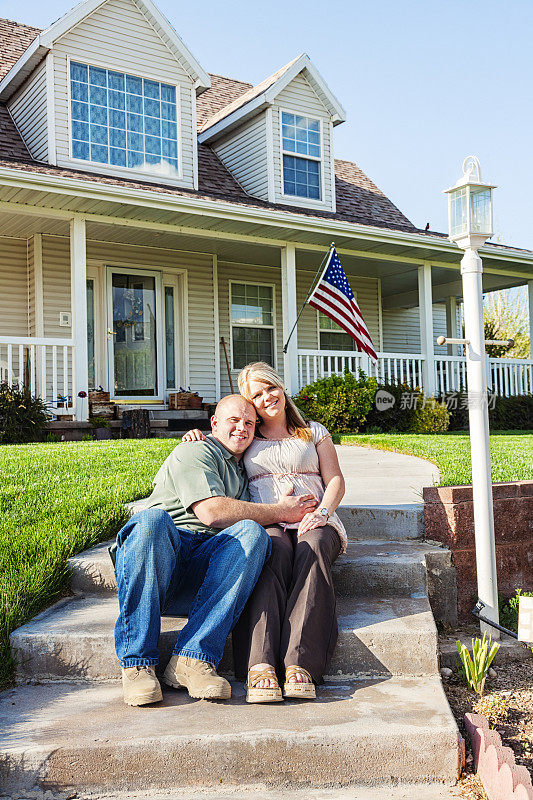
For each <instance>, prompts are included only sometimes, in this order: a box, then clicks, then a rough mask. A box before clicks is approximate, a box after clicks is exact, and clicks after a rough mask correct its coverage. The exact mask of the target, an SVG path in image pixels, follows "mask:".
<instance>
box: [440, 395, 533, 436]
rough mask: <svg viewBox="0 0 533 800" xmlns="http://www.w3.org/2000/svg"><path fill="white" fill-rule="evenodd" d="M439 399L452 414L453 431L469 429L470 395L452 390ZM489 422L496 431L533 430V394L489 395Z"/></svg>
mask: <svg viewBox="0 0 533 800" xmlns="http://www.w3.org/2000/svg"><path fill="white" fill-rule="evenodd" d="M439 400H440V401H441V402H443V403H444V404H445V405H446V408H447V409H448V412H449V414H450V427H449V429H450V430H451V431H466V430H468V395H467V393H466V392H451V393H450V394H446V395H441V396H440V397H439ZM488 407H489V424H490V427H491V429H492V430H494V431H509V430H531V429H532V428H533V395H531V394H527V395H516V396H514V397H494V396H493V395H491V394H490V393H489V395H488Z"/></svg>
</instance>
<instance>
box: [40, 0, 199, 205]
mask: <svg viewBox="0 0 533 800" xmlns="http://www.w3.org/2000/svg"><path fill="white" fill-rule="evenodd" d="M69 58H70V59H72V60H74V61H78V62H80V63H83V64H92V65H94V66H99V67H105V68H107V69H112V70H117V71H118V72H125V73H128V74H130V75H137V76H140V77H143V78H150V79H152V80H155V81H161V82H163V83H168V84H173V85H177V86H178V87H179V91H178V94H179V111H178V126H179V137H180V147H181V168H182V169H181V178H168V177H166V176H159V175H153V174H151V173H149V172H138V173H136V171H135V170H124V171H120V168H117V167H111V166H110V165H102V164H98V165H97V166H98V171H100V172H102V171H104V172H109V173H111V174H120V175H124V176H128V177H130V178H135V177H136V175H138V176H139V177H142V179H143V180H153V181H155V182H160V181H161V179H162V177H165V179H166V181H167V182H172V184H175V185H178V186H187V187H188V188H191V189H192V188H193V187H194V154H193V149H194V148H195V147H196V120H194V126H193V102H192V93H191V87H192V80H191V78H190V76H189V75H188V74H187V72H186V71H185V69H184V68H183V66H182V65H181V63H180V62H179V61H178V59H177V57H176V56H175V55H174V53H173V52H171V50H170V49H169V47H167V45H166V44H165V43H164V42H163V40H162V39H161V38H160V37H159V35H158V34H157V33H156V32H155V31H154V29H153V28H152V27H151V25H150V24H149V23H148V21H147V20H146V18H145V17H144V15H143V14H142V13H141V11H140V10H139V9H138V8H137V6H136V5H135V3H134V2H133V0H108V2H106V3H104V4H102V5H101V6H100V7H99V8H98V9H97V10H96V11H95V12H94V13H93V14H91V15H90V16H89V17H86V18H85V19H84V20H82V21H81V22H80V23H79V24H78V25H76V26H75V27H74V28H72V29H71V30H70V31H69V32H68V33H66V34H65V35H64V36H63V37H61V39H59V40H58V42H57V43H56V44H55V45H54V82H55V116H56V148H57V159H58V164H60V165H63V166H72V165H73V163H76V165H77V168H85V169H89V170H93V171H94V169H95V165H94V164H88V165H87V166H84V165H83V164H82V163H81V164H80V162H72V160H71V159H70V149H69V144H70V130H69V95H68V59H69Z"/></svg>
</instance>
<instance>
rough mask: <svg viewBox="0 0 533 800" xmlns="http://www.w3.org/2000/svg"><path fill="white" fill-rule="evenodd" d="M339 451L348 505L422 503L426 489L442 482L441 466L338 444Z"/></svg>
mask: <svg viewBox="0 0 533 800" xmlns="http://www.w3.org/2000/svg"><path fill="white" fill-rule="evenodd" d="M336 450H337V453H338V454H339V462H340V465H341V469H342V472H343V475H344V479H345V481H346V494H345V495H344V499H343V501H342V502H343V503H344V504H346V505H357V506H392V505H394V506H399V505H401V506H404V505H410V504H421V503H423V499H422V488H423V487H424V486H434V485H435V484H436V483H438V482H439V471H438V469H437V467H436V466H435V465H434V464H432V463H431V462H430V461H426V460H425V459H423V458H415V456H406V455H404V454H403V453H391V452H389V451H387V450H375V449H373V448H370V447H358V446H354V445H337V446H336Z"/></svg>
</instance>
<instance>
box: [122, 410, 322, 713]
mask: <svg viewBox="0 0 533 800" xmlns="http://www.w3.org/2000/svg"><path fill="white" fill-rule="evenodd" d="M255 424H256V412H255V409H254V407H253V406H252V404H251V403H249V402H248V401H247V400H245V399H244V398H243V397H241V396H240V395H230V396H228V397H225V398H224V399H223V400H221V401H220V403H219V404H218V405H217V408H216V410H215V414H214V416H213V417H212V419H211V429H212V435H209V436H208V437H207V438H206V440H205V441H204V442H194V443H192V444H181V445H178V446H177V447H176V448H175V449H174V450H173V452H172V453H171V454H170V455H169V456H168V458H167V459H166V461H165V462H164V463H163V465H162V467H161V468H160V470H159V472H158V473H157V475H156V477H155V479H154V490H153V492H152V494H151V495H150V497H149V499H148V507H147V508H146V509H145V510H144V511H141V512H140V513H138V514H135V515H134V516H133V517H132V518H131V519H130V521H129V522H128V523H127V524H126V525H125V526H124V527H123V528H122V530H121V531H119V533H118V535H117V550H116V562H115V573H116V577H117V584H118V597H119V605H120V614H119V617H118V620H117V622H116V625H115V648H116V652H117V655H118V658H119V661H120V665H121V667H122V683H123V688H124V700H125V702H126V703H128V704H129V705H134V706H139V705H145V704H148V703H155V702H158V701H159V700H161V699H162V694H161V687H160V685H159V681H158V680H157V678H156V676H155V672H154V667H155V665H156V664H157V663H158V661H159V654H158V650H157V642H158V638H159V633H160V624H161V614H170V615H172V614H176V615H178V614H179V615H188V617H189V619H188V622H187V624H186V625H185V627H184V628H183V629H182V630H181V631H180V634H179V636H178V639H177V641H176V645H175V647H174V651H173V654H172V657H171V659H170V661H169V663H168V665H167V668H166V669H165V672H164V675H163V680H164V682H165V683H166V684H168V685H169V686H173V687H175V688H179V687H184V688H186V689H188V691H189V694H190V696H191V697H196V698H206V699H211V700H225V699H228V698H229V697H230V696H231V686H230V684H229V683H228V681H227V680H225V679H224V678H222V677H221V676H219V675H218V674H217V672H216V667H217V666H218V663H219V661H220V659H221V658H222V653H223V650H224V644H225V641H226V637H227V635H228V633H229V632H230V631H231V629H232V628H233V626H234V625H235V623H236V621H237V619H238V618H239V615H240V613H241V611H242V610H243V608H244V605H245V603H246V601H247V599H248V597H249V596H250V594H251V592H252V589H253V588H254V586H255V583H256V581H257V579H258V577H259V574H260V572H261V569H262V567H263V564H264V562H265V560H266V559H267V557H268V555H269V553H270V539H269V537H268V534H267V533H266V531H265V530H264V528H263V527H262V526H264V525H270V524H274V523H276V522H283V521H284V522H299V521H300V520H301V519H302V518H303V517H304V515H305V514H306V513H307V512H308V511H309V510H312V509H313V508H314V507H315V506H316V500H315V498H313V497H312V495H300V496H298V497H293V496H289V495H287V496H285V497H284V498H282V500H280V501H279V503H271V504H255V503H250V502H249V499H248V498H249V495H248V483H247V479H246V473H245V471H244V466H243V465H242V463H241V456H242V454H243V452H244V451H245V450H246V448H247V447H248V445H249V444H250V442H251V441H252V439H253V436H254V432H255Z"/></svg>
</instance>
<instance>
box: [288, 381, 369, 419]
mask: <svg viewBox="0 0 533 800" xmlns="http://www.w3.org/2000/svg"><path fill="white" fill-rule="evenodd" d="M377 385H378V384H377V381H376V379H375V378H367V376H366V375H365V374H364V372H362V371H361V370H360V371H359V376H358V377H356V376H355V375H353V374H352V373H351V372H349V371H348V370H347V371H346V372H345V374H344V375H343V376H342V377H341V376H340V375H332V376H331V377H330V378H320V379H319V380H318V381H315V383H311V384H309V386H304V387H303V389H301V390H300V391H299V392H298V394H297V395H296V397H295V398H294V401H295V403H296V405H297V406H298V408H299V409H300V411H301V412H302V414H303V415H304V416H305V417H307V418H308V419H313V420H315V421H316V422H321V423H322V425H325V426H326V428H328V430H331V431H336V432H338V433H357V432H358V431H359V429H360V427H361V426H362V425H363V423H364V421H365V419H366V416H367V414H368V412H369V411H370V409H371V408H372V403H373V400H374V395H375V393H376V389H377Z"/></svg>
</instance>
